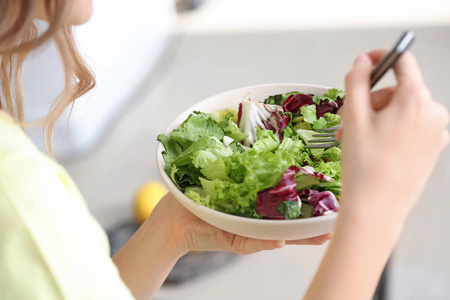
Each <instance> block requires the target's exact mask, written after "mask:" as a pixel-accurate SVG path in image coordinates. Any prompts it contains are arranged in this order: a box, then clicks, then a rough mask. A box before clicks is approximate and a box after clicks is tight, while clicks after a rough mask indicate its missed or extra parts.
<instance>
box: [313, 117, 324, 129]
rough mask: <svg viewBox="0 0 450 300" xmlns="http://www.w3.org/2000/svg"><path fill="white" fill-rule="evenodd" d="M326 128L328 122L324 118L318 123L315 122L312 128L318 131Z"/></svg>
mask: <svg viewBox="0 0 450 300" xmlns="http://www.w3.org/2000/svg"><path fill="white" fill-rule="evenodd" d="M325 127H327V121H326V120H325V119H324V118H323V117H320V118H319V119H318V120H317V121H315V122H314V124H313V126H312V128H313V129H314V130H316V129H324V128H325Z"/></svg>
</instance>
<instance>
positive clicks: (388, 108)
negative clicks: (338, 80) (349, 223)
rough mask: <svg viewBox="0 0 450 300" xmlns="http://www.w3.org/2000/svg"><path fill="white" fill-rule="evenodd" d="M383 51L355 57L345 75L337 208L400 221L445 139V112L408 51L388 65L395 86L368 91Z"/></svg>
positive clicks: (417, 194) (411, 203) (413, 199)
mask: <svg viewBox="0 0 450 300" xmlns="http://www.w3.org/2000/svg"><path fill="white" fill-rule="evenodd" d="M386 54H387V50H376V51H373V52H371V53H369V54H368V55H362V56H359V57H358V58H357V60H356V62H355V65H354V67H353V68H352V70H351V71H350V72H349V73H348V75H347V77H346V95H347V96H346V103H345V105H344V112H343V119H344V123H345V125H344V126H345V130H343V132H342V133H341V134H340V135H341V138H342V142H343V143H342V149H343V152H342V155H343V156H342V165H343V167H342V181H343V197H342V198H343V205H342V206H343V207H342V208H343V209H344V210H345V209H361V210H366V211H370V212H371V213H373V214H377V215H378V216H383V215H386V214H387V212H389V211H390V212H391V213H392V214H394V215H395V216H394V218H395V219H397V220H399V222H402V221H403V220H404V218H406V216H407V215H408V213H409V212H410V211H411V209H412V207H413V206H414V204H415V203H416V201H417V200H418V198H419V196H420V193H421V192H422V190H423V188H424V186H425V184H426V182H427V180H428V178H429V176H430V175H431V172H432V170H433V168H434V166H435V164H436V163H437V161H438V158H439V155H440V153H441V151H442V150H443V149H444V148H445V146H446V145H447V143H448V140H449V134H448V130H447V125H448V121H449V114H448V111H447V109H446V108H445V107H444V106H443V105H442V104H440V103H438V102H436V101H434V100H433V99H432V96H431V94H430V92H429V90H428V89H427V87H426V86H425V84H424V82H423V79H422V75H421V73H420V70H419V67H418V65H417V63H416V60H415V59H414V57H413V55H412V54H411V53H410V52H407V53H405V54H404V55H403V56H402V57H401V58H400V59H399V61H398V62H397V64H396V65H395V67H394V71H395V74H396V77H397V81H398V84H397V85H396V86H394V87H390V88H386V89H383V90H380V91H377V92H375V93H372V94H370V93H369V89H370V86H369V84H370V80H369V77H370V72H371V71H372V69H373V67H374V65H376V64H377V63H378V62H379V61H380V60H381V59H382V58H383V57H384V56H385V55H386ZM365 195H371V197H370V198H369V197H366V196H365ZM373 198H376V199H377V200H376V201H375V202H374V201H372V199H373ZM388 217H391V216H388Z"/></svg>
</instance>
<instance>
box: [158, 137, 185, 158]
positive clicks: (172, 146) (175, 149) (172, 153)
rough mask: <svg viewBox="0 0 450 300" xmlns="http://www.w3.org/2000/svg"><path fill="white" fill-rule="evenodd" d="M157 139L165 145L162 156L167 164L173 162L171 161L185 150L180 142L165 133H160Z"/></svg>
mask: <svg viewBox="0 0 450 300" xmlns="http://www.w3.org/2000/svg"><path fill="white" fill-rule="evenodd" d="M157 140H158V141H160V142H161V143H163V145H164V148H165V150H164V151H163V152H162V156H163V158H164V162H165V163H166V165H167V164H171V161H172V160H173V159H174V158H175V157H177V156H178V155H180V154H181V152H183V151H182V149H181V146H180V144H178V143H177V142H176V141H175V140H174V139H172V138H170V137H168V136H167V135H165V134H159V135H158V137H157Z"/></svg>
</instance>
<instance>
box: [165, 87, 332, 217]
mask: <svg viewBox="0 0 450 300" xmlns="http://www.w3.org/2000/svg"><path fill="white" fill-rule="evenodd" d="M284 86H285V87H288V86H298V87H299V88H301V87H308V88H318V89H327V90H328V89H330V88H331V87H328V86H322V85H316V84H307V83H268V84H258V85H251V86H244V87H240V88H236V89H232V90H227V91H224V92H221V93H218V94H215V95H212V96H209V97H207V98H205V99H203V100H201V101H199V102H196V103H195V104H193V105H191V106H190V107H188V108H187V109H185V110H184V111H182V112H181V113H179V114H178V115H177V117H175V119H173V120H172V122H170V123H169V124H168V125H167V126H166V128H165V129H164V131H163V134H165V135H167V136H168V134H170V131H171V128H172V127H173V125H174V124H176V123H178V126H179V124H181V122H182V121H184V120H185V118H186V117H185V115H186V114H190V113H192V112H193V111H194V110H195V107H197V106H201V105H202V104H204V103H206V102H209V101H211V100H212V99H213V98H217V97H220V96H223V95H225V94H228V93H235V92H238V91H240V90H244V91H245V90H246V89H255V88H264V87H284ZM182 117H183V118H184V119H183V120H181V122H180V120H179V119H181V118H182ZM162 151H164V145H163V144H162V143H161V142H160V141H158V142H157V145H156V165H157V168H158V172H159V174H160V176H161V177H162V179H163V181H164V183H165V184H166V185H169V186H168V188H169V191H170V192H172V193H176V194H178V197H175V198H177V200H178V201H180V200H179V197H182V198H183V199H187V200H188V201H189V205H195V206H196V209H199V210H200V211H203V213H208V214H211V215H216V216H218V217H220V218H221V219H224V218H225V219H229V220H230V221H238V222H242V221H245V222H247V223H255V224H260V225H262V224H267V225H269V224H270V225H287V224H293V223H299V222H301V223H310V224H314V223H318V222H323V221H326V220H329V219H335V218H337V216H338V214H339V212H333V213H330V214H327V215H322V216H316V217H311V218H305V219H292V220H286V219H284V220H272V219H256V218H248V217H243V216H237V215H232V214H228V213H224V212H221V211H218V210H214V209H212V208H209V207H206V206H203V205H199V204H197V203H195V202H194V201H193V200H192V199H191V198H189V197H187V196H186V195H185V194H184V193H183V192H181V191H180V189H179V188H178V187H177V186H176V185H175V184H174V183H173V181H172V179H171V178H170V177H169V176H168V175H167V173H166V172H165V170H164V166H165V162H164V159H163V157H162V155H161V153H162ZM180 202H181V204H182V205H183V206H184V205H188V203H183V201H180Z"/></svg>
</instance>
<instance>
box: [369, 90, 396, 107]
mask: <svg viewBox="0 0 450 300" xmlns="http://www.w3.org/2000/svg"><path fill="white" fill-rule="evenodd" d="M394 91H395V87H393V86H392V87H388V88H384V89H382V90H378V91H376V92H373V93H372V95H371V99H370V100H371V102H372V108H373V110H375V111H379V110H381V109H383V108H385V107H386V105H388V104H389V102H390V100H391V98H392V95H393V93H394Z"/></svg>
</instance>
